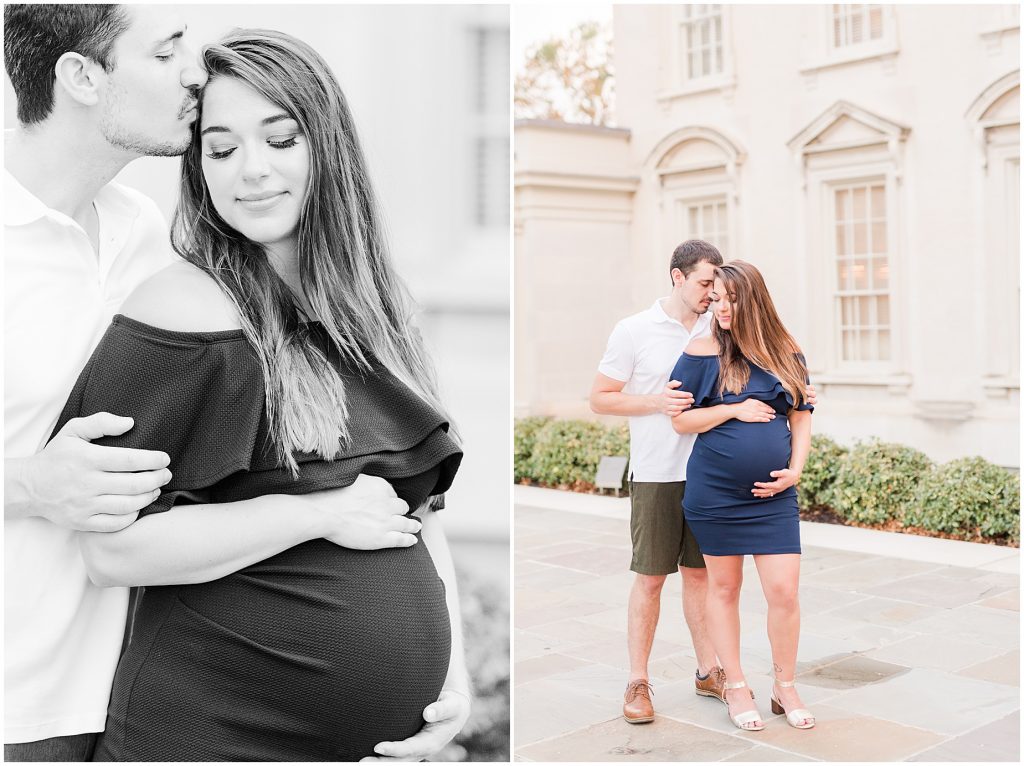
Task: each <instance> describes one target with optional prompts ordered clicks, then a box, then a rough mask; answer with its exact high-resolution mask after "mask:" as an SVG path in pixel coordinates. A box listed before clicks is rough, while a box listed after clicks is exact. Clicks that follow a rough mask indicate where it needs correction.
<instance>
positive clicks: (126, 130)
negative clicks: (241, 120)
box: [100, 5, 206, 157]
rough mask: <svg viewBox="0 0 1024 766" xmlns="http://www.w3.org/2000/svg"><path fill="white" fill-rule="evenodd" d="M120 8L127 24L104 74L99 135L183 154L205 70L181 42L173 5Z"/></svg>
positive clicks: (149, 150) (161, 153) (153, 151)
mask: <svg viewBox="0 0 1024 766" xmlns="http://www.w3.org/2000/svg"><path fill="white" fill-rule="evenodd" d="M123 8H124V12H125V14H127V16H128V20H129V25H128V29H127V30H125V32H124V33H123V34H122V35H120V36H119V37H118V38H117V40H115V41H114V48H113V52H112V53H113V61H114V68H113V71H111V72H109V73H107V74H106V82H105V87H104V88H103V93H102V96H101V104H100V108H101V109H102V110H103V111H102V117H101V121H100V129H101V130H102V132H103V137H104V138H105V139H106V140H107V141H108V142H110V143H111V144H113V145H114V146H117V147H120V148H122V149H127V150H128V151H131V152H133V153H135V154H138V155H140V156H157V157H174V156H177V155H180V154H183V153H184V151H185V149H187V148H188V145H189V142H190V141H191V139H192V123H193V122H194V121H195V119H196V109H195V107H196V103H197V102H196V92H197V90H198V89H199V88H201V87H202V86H203V85H205V84H206V72H205V71H203V69H202V68H201V67H200V66H199V62H198V59H197V58H196V55H195V52H194V51H193V50H192V49H191V48H190V47H189V46H188V45H187V44H186V43H185V40H184V34H185V24H184V22H183V21H182V19H181V17H180V15H179V14H178V13H177V12H176V11H175V9H174V8H173V7H172V6H157V5H152V6H139V5H126V6H123Z"/></svg>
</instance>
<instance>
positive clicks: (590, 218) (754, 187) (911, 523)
mask: <svg viewBox="0 0 1024 766" xmlns="http://www.w3.org/2000/svg"><path fill="white" fill-rule="evenodd" d="M1019 24H1020V13H1019V6H1018V5H1016V4H1007V5H996V4H992V5H941V6H940V5H897V4H891V5H835V4H828V5H826V4H811V5H760V4H758V5H683V4H677V5H657V6H655V5H614V6H611V5H602V4H592V5H581V4H575V5H565V6H545V7H544V8H543V9H541V8H539V7H534V6H516V7H514V8H513V45H512V48H513V74H514V78H515V82H514V95H513V99H514V114H515V127H514V145H515V159H514V174H513V185H514V229H513V231H514V240H515V283H514V310H513V313H514V329H515V335H514V338H515V342H514V356H515V365H514V391H513V397H514V418H515V424H514V481H515V482H516V486H515V493H514V498H515V510H514V518H515V531H514V548H515V580H514V583H515V584H514V603H515V614H514V626H515V629H514V639H513V646H514V654H515V662H514V672H513V678H514V693H513V694H514V698H515V719H514V722H513V730H514V742H515V757H516V758H518V759H521V760H524V761H544V762H546V761H633V760H637V761H640V760H644V761H646V760H653V761H774V760H781V761H801V760H829V761H876V760H878V761H969V762H977V761H1012V762H1016V761H1018V760H1019V758H1020V750H1019V747H1020V746H1019V742H1020V724H1019V709H1020V691H1019V678H1020V666H1019V658H1020V654H1019V631H1020V614H1019V601H1020V596H1019V593H1020V591H1019V539H1020V474H1019V471H1020V428H1019V396H1020V356H1019V348H1020V287H1019V283H1020V248H1019V241H1020V213H1019V211H1020V196H1019V189H1020V96H1019V92H1020V88H1019V82H1020V68H1019V56H1020V27H1019Z"/></svg>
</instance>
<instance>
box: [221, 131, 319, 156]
mask: <svg viewBox="0 0 1024 766" xmlns="http://www.w3.org/2000/svg"><path fill="white" fill-rule="evenodd" d="M298 143H299V134H298V133H293V134H291V135H288V136H271V137H269V138H268V139H267V145H268V146H270V147H272V148H274V149H291V148H292V147H293V146H297V145H298ZM237 148H238V147H237V146H212V147H210V150H209V152H207V154H206V156H207V157H209V158H210V159H211V160H223V159H226V158H228V157H230V156H231V155H232V154H234V152H235V149H237Z"/></svg>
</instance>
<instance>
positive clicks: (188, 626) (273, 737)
mask: <svg viewBox="0 0 1024 766" xmlns="http://www.w3.org/2000/svg"><path fill="white" fill-rule="evenodd" d="M157 590H160V591H167V590H170V591H173V604H171V605H170V606H169V607H168V608H167V610H166V611H164V615H165V618H164V619H163V620H162V621H161V627H160V629H159V631H158V632H157V633H156V635H155V636H154V637H153V640H152V643H151V648H149V650H148V651H147V652H146V658H145V660H144V661H142V662H141V663H140V666H139V669H138V673H137V682H136V683H135V684H134V689H133V690H132V692H131V710H129V711H126V713H127V716H126V717H127V719H128V721H127V723H128V727H127V728H128V732H129V736H128V741H127V742H126V745H127V751H126V753H125V755H126V756H127V757H128V758H131V757H132V756H136V757H140V759H149V758H148V757H146V758H141V756H153V755H156V754H157V753H153V752H147V751H145V750H143V751H141V752H140V751H137V750H136V751H134V752H133V750H134V748H136V747H142V741H143V740H142V739H141V738H140V737H139V736H137V735H136V736H132V734H131V732H132V731H134V730H136V727H135V724H138V722H139V720H140V719H147V718H155V720H156V721H157V722H158V723H159V724H163V725H164V727H165V728H166V722H167V721H168V719H169V718H170V719H172V720H173V719H175V718H176V719H177V720H176V723H175V728H180V730H182V731H183V733H184V737H183V738H182V739H181V741H180V742H170V743H167V744H166V745H164V746H163V748H164V749H163V750H162V751H161V752H167V751H168V750H174V751H175V752H176V754H177V756H178V757H177V760H183V759H184V760H297V759H300V760H358V759H359V758H361V757H363V756H366V755H371V754H372V751H373V746H374V745H375V744H376V743H378V742H381V741H385V740H395V739H404V738H406V737H409V736H412V735H413V734H415V733H416V732H417V731H418V730H419V729H420V728H421V726H422V725H423V718H422V714H423V708H425V707H426V706H427V705H428V704H430V703H431V702H433V701H434V700H436V699H437V696H438V694H439V692H440V690H441V687H442V685H443V683H444V679H445V675H446V674H447V670H448V658H449V652H450V638H451V637H450V623H449V616H448V611H447V607H446V605H445V600H444V586H443V583H441V581H440V579H439V578H438V576H437V572H436V570H435V569H434V565H433V562H432V561H431V559H430V554H429V552H428V551H427V549H426V547H425V546H424V545H423V543H422V542H420V543H417V544H416V545H415V546H413V547H412V548H395V549H389V550H383V551H353V550H348V549H345V548H340V547H338V546H335V545H333V544H331V543H328V542H326V541H323V540H317V541H313V542H309V543H304V544H302V545H299V546H296V547H295V548H292V549H290V550H288V551H285V552H284V553H281V554H279V555H277V556H274V557H273V558H270V559H268V560H266V561H263V562H260V563H259V564H256V565H254V566H251V567H248V568H246V569H244V570H242V571H241V572H238V573H236V574H234V575H230V576H228V577H225V578H222V579H220V580H216V581H214V582H212V583H205V584H202V585H192V586H184V587H180V588H176V589H163V588H162V589H157ZM150 595H151V594H150V593H147V594H146V597H147V598H145V599H144V603H145V601H146V600H147V599H148V597H149V596H150ZM157 602H159V599H157ZM140 621H142V622H144V621H145V607H144V611H143V614H142V615H140V617H138V618H137V619H136V628H135V630H136V632H137V633H138V632H139V631H140V627H141V628H142V630H144V628H145V626H144V625H143V626H140V625H139V622H140ZM140 639H141V637H140ZM136 643H138V644H142V643H145V642H144V641H142V640H140V641H138V642H135V641H133V647H132V648H131V649H129V654H131V652H132V651H133V649H134V648H135V646H134V644H136ZM141 648H142V647H141V646H139V649H141ZM125 659H126V661H127V660H128V656H127V655H126V658H125ZM123 664H125V663H124V662H123ZM119 672H120V671H119ZM115 693H116V689H115ZM113 707H114V705H112V708H113ZM132 719H135V720H134V721H133V720H132ZM152 728H153V727H150V730H152ZM158 728H159V726H158ZM160 736H166V735H165V734H161V735H160ZM175 736H176V735H171V737H172V739H174V737H175ZM181 748H184V755H189V756H191V757H189V758H184V757H183V752H182V750H181ZM170 760H175V758H171V759H170Z"/></svg>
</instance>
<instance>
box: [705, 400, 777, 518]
mask: <svg viewBox="0 0 1024 766" xmlns="http://www.w3.org/2000/svg"><path fill="white" fill-rule="evenodd" d="M789 458H790V433H789V428H788V427H787V425H786V420H785V419H784V418H776V419H775V420H773V421H772V422H770V423H744V422H743V421H739V420H730V421H727V422H726V423H723V424H722V425H721V426H718V427H717V428H713V429H712V430H710V431H708V432H706V433H703V434H700V436H698V437H697V441H696V443H695V444H694V449H693V453H692V455H691V457H690V462H689V463H688V465H687V469H686V476H687V488H686V501H687V502H686V505H687V507H690V505H691V502H698V501H699V502H700V503H701V504H711V505H713V504H715V498H722V499H725V498H729V500H730V501H732V500H740V501H745V500H755V498H754V497H753V495H751V494H750V490H752V489H753V488H754V482H755V481H772V476H771V472H772V471H776V470H778V469H780V468H785V467H787V466H788V465H789ZM691 489H693V490H694V492H691ZM787 491H789V490H787Z"/></svg>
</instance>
